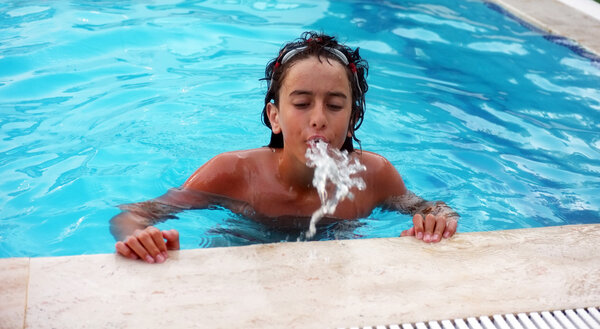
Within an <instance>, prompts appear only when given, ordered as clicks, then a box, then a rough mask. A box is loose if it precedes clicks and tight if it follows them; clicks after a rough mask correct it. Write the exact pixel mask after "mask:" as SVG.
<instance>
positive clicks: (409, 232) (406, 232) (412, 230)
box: [400, 227, 415, 236]
mask: <svg viewBox="0 0 600 329" xmlns="http://www.w3.org/2000/svg"><path fill="white" fill-rule="evenodd" d="M414 235H415V228H414V227H411V228H409V229H408V230H404V231H402V233H400V236H414Z"/></svg>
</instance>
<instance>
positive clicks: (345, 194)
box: [306, 141, 367, 239]
mask: <svg viewBox="0 0 600 329" xmlns="http://www.w3.org/2000/svg"><path fill="white" fill-rule="evenodd" d="M306 159H307V162H306V165H307V166H309V167H310V168H315V173H314V177H313V182H312V183H313V186H314V187H315V188H316V189H317V192H318V193H319V199H321V207H320V208H319V209H317V210H316V211H315V212H314V213H313V214H312V216H311V218H310V227H309V229H308V232H306V237H307V238H309V239H310V238H312V237H313V236H314V235H315V233H316V232H317V229H316V224H317V222H318V221H319V220H320V219H321V218H323V216H326V215H333V213H334V212H335V209H336V207H337V205H338V203H339V202H340V201H342V200H344V199H346V198H349V199H351V200H352V199H353V198H354V194H352V192H350V189H351V188H352V187H356V188H358V189H359V190H364V189H365V187H366V184H365V181H364V180H363V179H362V178H361V177H351V176H352V175H356V174H358V173H359V172H361V171H365V170H366V169H367V167H365V166H364V165H363V164H361V163H360V162H359V161H358V158H356V157H354V158H352V159H351V158H350V157H349V156H348V151H345V150H344V151H340V150H336V149H333V148H331V147H329V144H327V143H324V142H320V141H315V142H314V143H311V144H310V146H309V147H308V149H307V150H306Z"/></svg>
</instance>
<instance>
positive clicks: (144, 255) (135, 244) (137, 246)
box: [125, 235, 154, 264]
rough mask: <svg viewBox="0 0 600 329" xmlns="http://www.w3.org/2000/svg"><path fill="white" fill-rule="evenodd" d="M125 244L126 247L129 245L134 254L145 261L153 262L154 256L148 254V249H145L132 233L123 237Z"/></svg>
mask: <svg viewBox="0 0 600 329" xmlns="http://www.w3.org/2000/svg"><path fill="white" fill-rule="evenodd" d="M125 245H127V247H129V248H130V249H131V250H133V252H135V254H136V255H137V256H138V257H139V258H141V259H143V260H145V261H146V262H148V263H150V264H153V263H154V258H152V256H150V254H149V253H148V251H147V250H146V248H144V246H143V245H142V244H141V243H140V241H139V240H138V238H137V237H136V236H134V235H130V236H128V237H127V238H126V239H125Z"/></svg>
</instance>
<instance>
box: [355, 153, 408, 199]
mask: <svg viewBox="0 0 600 329" xmlns="http://www.w3.org/2000/svg"><path fill="white" fill-rule="evenodd" d="M357 154H358V156H359V159H360V161H361V163H362V164H364V165H365V166H366V167H367V173H366V176H365V178H366V180H367V184H368V185H369V187H370V188H372V191H373V192H375V193H377V194H378V195H379V199H380V200H382V201H383V200H385V199H387V198H389V197H391V196H395V195H402V194H404V193H405V192H406V186H405V185H404V181H403V180H402V176H400V173H399V172H398V170H396V168H395V167H394V165H393V164H392V163H391V162H390V161H389V160H388V159H386V158H385V157H384V156H382V155H379V154H377V153H374V152H369V151H362V152H361V151H358V152H357Z"/></svg>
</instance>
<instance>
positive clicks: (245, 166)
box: [183, 147, 272, 198]
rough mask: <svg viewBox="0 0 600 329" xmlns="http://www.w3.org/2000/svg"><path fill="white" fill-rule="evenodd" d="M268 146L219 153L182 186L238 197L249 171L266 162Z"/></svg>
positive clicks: (253, 170) (268, 151) (251, 171)
mask: <svg viewBox="0 0 600 329" xmlns="http://www.w3.org/2000/svg"><path fill="white" fill-rule="evenodd" d="M271 153H272V151H271V150H270V149H269V148H266V147H264V148H257V149H251V150H241V151H232V152H225V153H221V154H219V155H217V156H215V157H214V158H212V159H210V160H209V161H208V162H206V163H205V164H204V165H202V166H201V167H200V168H198V169H197V170H196V172H194V174H192V175H191V176H190V177H189V178H188V180H187V181H186V182H185V183H184V184H183V187H184V188H190V189H195V190H199V191H204V192H209V193H214V194H219V195H226V196H230V197H236V198H240V197H241V196H240V195H237V194H238V193H240V191H243V190H245V189H244V188H243V187H244V186H246V185H247V184H248V179H249V177H250V176H251V173H253V172H256V171H257V167H258V166H259V165H260V164H261V163H265V162H267V160H266V158H268V156H269V154H271Z"/></svg>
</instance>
